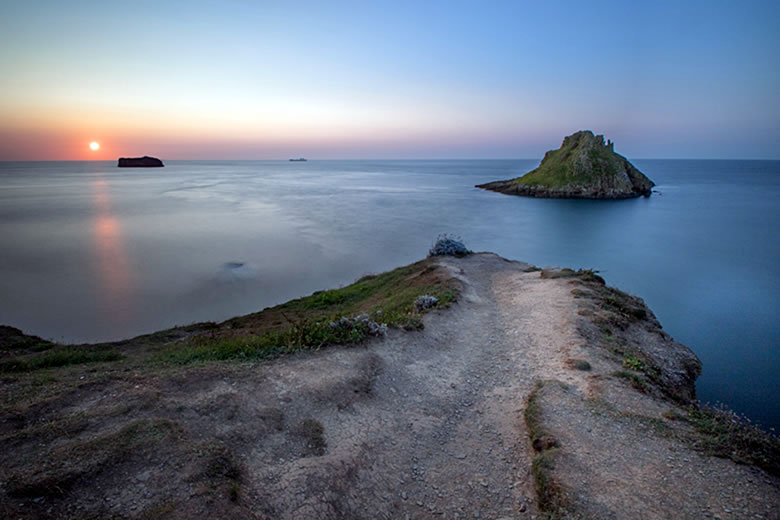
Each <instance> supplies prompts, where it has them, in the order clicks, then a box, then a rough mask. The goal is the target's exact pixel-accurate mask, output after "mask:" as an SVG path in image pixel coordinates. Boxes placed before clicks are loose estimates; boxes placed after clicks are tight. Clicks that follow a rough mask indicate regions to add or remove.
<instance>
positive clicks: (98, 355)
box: [0, 347, 122, 373]
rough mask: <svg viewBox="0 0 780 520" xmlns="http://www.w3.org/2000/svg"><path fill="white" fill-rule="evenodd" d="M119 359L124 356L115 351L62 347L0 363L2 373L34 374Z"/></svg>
mask: <svg viewBox="0 0 780 520" xmlns="http://www.w3.org/2000/svg"><path fill="white" fill-rule="evenodd" d="M119 359H122V355H121V354H120V353H119V351H117V350H114V349H101V350H94V349H87V348H83V347H61V348H56V349H51V350H47V351H46V352H44V353H42V354H36V355H33V356H25V357H21V356H19V357H13V358H10V359H5V360H2V361H0V373H8V372H32V371H34V370H40V369H43V368H54V367H62V366H66V365H77V364H82V363H98V362H104V361H117V360H119Z"/></svg>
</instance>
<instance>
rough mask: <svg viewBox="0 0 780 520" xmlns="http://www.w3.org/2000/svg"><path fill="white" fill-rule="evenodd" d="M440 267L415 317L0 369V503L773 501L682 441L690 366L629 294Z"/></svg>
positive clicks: (728, 507)
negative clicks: (301, 340) (447, 291)
mask: <svg viewBox="0 0 780 520" xmlns="http://www.w3.org/2000/svg"><path fill="white" fill-rule="evenodd" d="M437 261H438V262H440V263H441V264H442V265H444V266H445V267H446V268H447V269H448V270H449V272H450V273H451V275H452V276H453V277H456V278H457V279H458V280H459V282H460V284H461V291H460V299H459V302H458V303H457V304H455V305H453V306H452V307H451V308H450V309H447V310H441V311H435V312H432V313H429V314H427V315H426V316H425V318H424V322H425V328H424V330H421V331H413V332H408V331H402V330H391V331H390V332H389V333H388V335H387V336H386V337H384V338H377V339H371V340H369V341H367V342H364V343H362V344H360V345H358V346H345V347H331V348H327V349H323V350H321V351H316V352H306V353H299V354H294V355H290V356H286V357H282V358H279V359H276V360H273V361H265V362H235V361H231V362H208V363H201V364H197V365H187V366H183V367H178V368H168V369H156V370H149V371H145V370H142V369H141V368H139V367H140V366H141V365H128V366H127V368H125V369H122V371H120V372H110V373H108V374H106V373H103V372H101V370H100V369H98V368H94V367H92V368H90V366H89V365H83V366H82V365H74V366H70V367H67V368H62V369H60V370H59V371H58V372H56V373H55V374H53V375H52V374H49V373H45V374H42V375H41V374H39V375H35V376H31V377H35V378H37V379H36V380H35V381H34V382H32V383H31V382H30V380H28V379H23V378H12V377H7V378H5V379H4V381H3V386H2V388H3V392H4V393H5V398H4V400H3V401H4V403H6V405H5V407H4V410H3V416H2V422H1V423H0V435H2V436H1V437H0V439H2V445H3V449H2V450H1V453H0V461H2V466H1V469H0V471H1V473H0V478H1V479H2V500H0V503H2V506H0V508H2V509H0V511H2V512H3V517H5V518H199V517H203V518H281V519H285V518H289V519H306V518H314V519H337V518H338V519H341V518H388V519H390V518H392V519H396V518H401V519H403V518H409V519H411V518H448V519H449V518H493V519H500V518H529V519H532V518H538V519H541V518H593V519H604V518H616V519H618V518H621V519H622V518H625V519H634V518H659V519H660V518H722V519H726V518H756V519H758V518H767V519H769V518H778V517H779V516H778V504H780V492H779V489H780V488H779V487H778V484H780V480H778V478H777V476H776V475H777V472H776V471H772V469H773V468H772V467H769V471H765V470H762V469H759V468H757V467H754V466H751V465H742V464H737V463H735V462H733V461H732V460H730V459H728V458H717V457H713V456H710V455H707V454H705V453H704V452H703V451H701V450H698V449H695V447H696V439H697V437H696V435H697V434H696V432H695V431H694V428H693V426H692V425H691V423H690V421H688V420H687V419H686V418H687V417H688V415H689V414H690V409H689V408H688V407H687V406H686V402H687V400H688V399H689V398H690V397H691V395H690V392H691V388H692V386H691V385H692V382H693V379H694V378H695V376H696V375H697V373H698V369H699V365H698V360H697V359H696V358H695V356H694V355H693V354H692V353H691V352H690V351H689V350H687V349H686V348H685V347H683V346H682V345H679V344H677V343H675V342H674V341H673V340H672V339H671V338H669V337H668V336H667V335H666V334H664V333H663V332H662V331H661V329H660V327H659V325H658V323H657V322H656V321H655V318H654V317H653V316H652V313H650V312H649V311H648V310H647V309H646V308H645V307H644V305H643V304H642V303H641V301H639V300H636V299H634V298H631V297H629V296H627V295H624V294H623V293H619V292H612V291H611V290H609V289H608V288H606V287H605V286H603V285H602V284H601V283H600V281H599V279H598V277H597V276H595V275H594V274H593V273H588V272H585V273H582V272H580V273H574V272H571V271H568V270H559V269H551V270H544V271H541V272H540V271H538V270H536V269H534V268H532V266H529V265H528V264H524V263H520V262H509V261H506V260H504V259H502V258H500V257H497V256H495V255H492V254H478V255H470V256H467V257H464V258H460V259H457V258H452V257H446V258H441V259H438V260H437ZM52 378H54V379H56V381H52V380H51V379H52ZM35 384H38V385H39V386H38V387H37V389H36V387H35ZM47 385H51V386H52V390H51V391H49V392H47V391H42V390H40V388H41V387H47ZM33 395H34V397H31V396H33ZM8 403H11V404H8ZM14 403H16V404H14ZM774 469H776V467H775V468H774ZM773 475H775V476H773Z"/></svg>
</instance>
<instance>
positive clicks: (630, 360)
mask: <svg viewBox="0 0 780 520" xmlns="http://www.w3.org/2000/svg"><path fill="white" fill-rule="evenodd" d="M623 368H628V369H629V370H636V371H637V372H644V370H645V363H644V361H642V360H641V359H639V358H638V357H636V356H635V355H634V354H626V355H625V356H624V357H623Z"/></svg>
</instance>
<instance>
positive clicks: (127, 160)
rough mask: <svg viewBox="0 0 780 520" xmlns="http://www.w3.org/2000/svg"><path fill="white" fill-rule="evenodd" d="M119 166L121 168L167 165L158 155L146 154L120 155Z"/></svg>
mask: <svg viewBox="0 0 780 520" xmlns="http://www.w3.org/2000/svg"><path fill="white" fill-rule="evenodd" d="M117 166H118V167H120V168H161V167H163V166H165V165H164V164H163V162H162V161H161V160H160V159H158V158H157V157H149V156H148V155H144V156H143V157H120V158H119V164H117Z"/></svg>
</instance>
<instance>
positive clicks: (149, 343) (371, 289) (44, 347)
mask: <svg viewBox="0 0 780 520" xmlns="http://www.w3.org/2000/svg"><path fill="white" fill-rule="evenodd" d="M422 294H429V295H432V296H435V297H436V298H438V299H439V303H438V304H437V306H438V307H445V306H448V305H449V303H450V302H452V301H453V300H454V299H455V297H456V294H457V288H456V286H455V282H454V280H452V279H451V278H450V277H449V275H448V274H447V273H446V271H445V270H444V269H443V268H441V267H439V266H438V265H436V264H435V263H434V262H433V261H432V260H430V259H426V260H422V261H420V262H416V263H414V264H411V265H408V266H405V267H399V268H397V269H394V270H392V271H388V272H386V273H382V274H379V275H372V276H366V277H363V278H361V279H360V280H358V281H357V282H355V283H353V284H351V285H349V286H346V287H343V288H339V289H333V290H329V291H318V292H315V293H314V294H312V295H310V296H307V297H304V298H299V299H296V300H292V301H289V302H287V303H284V304H282V305H278V306H276V307H271V308H268V309H265V310H263V311H261V312H257V313H254V314H248V315H246V316H241V317H237V318H232V319H230V320H227V321H225V322H223V323H220V324H216V323H196V324H193V325H189V326H186V327H176V328H174V329H169V330H165V331H159V332H156V333H153V334H149V335H144V336H139V337H137V338H133V339H130V340H125V341H120V342H114V343H104V344H96V345H59V344H56V343H51V342H47V341H45V340H42V339H40V338H37V337H32V336H24V335H22V334H21V332H20V331H18V330H16V329H12V328H10V327H6V328H5V329H4V331H7V333H6V334H4V335H3V337H2V338H0V347H2V348H0V374H2V373H5V374H19V373H31V372H38V371H41V370H47V369H49V370H55V369H56V368H58V367H67V366H69V365H84V364H87V363H90V364H99V363H101V362H111V366H114V367H117V366H119V365H122V364H125V365H129V364H137V363H139V362H141V363H146V362H148V361H158V362H159V361H163V362H176V363H186V362H190V361H205V360H226V359H267V358H272V357H276V356H278V355H280V354H283V353H287V352H293V351H297V350H303V349H308V348H319V347H322V346H325V345H329V344H344V343H354V342H358V341H360V340H362V339H364V338H365V337H366V336H367V335H369V334H370V330H369V326H368V324H367V323H361V322H352V323H347V324H345V325H344V326H341V327H336V328H334V327H331V326H330V323H331V322H332V321H335V320H338V319H339V318H341V317H351V316H354V315H357V314H362V313H365V314H368V315H369V318H370V320H372V321H375V322H377V323H386V324H388V325H389V326H391V327H392V326H396V327H403V328H407V329H414V328H419V327H421V326H422V322H421V321H420V318H421V315H422V313H423V312H424V311H421V310H418V309H415V305H414V302H415V299H416V298H417V297H418V296H420V295H422ZM150 354H151V355H150Z"/></svg>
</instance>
